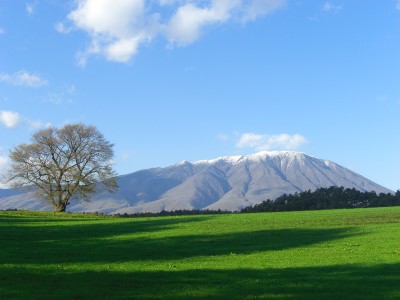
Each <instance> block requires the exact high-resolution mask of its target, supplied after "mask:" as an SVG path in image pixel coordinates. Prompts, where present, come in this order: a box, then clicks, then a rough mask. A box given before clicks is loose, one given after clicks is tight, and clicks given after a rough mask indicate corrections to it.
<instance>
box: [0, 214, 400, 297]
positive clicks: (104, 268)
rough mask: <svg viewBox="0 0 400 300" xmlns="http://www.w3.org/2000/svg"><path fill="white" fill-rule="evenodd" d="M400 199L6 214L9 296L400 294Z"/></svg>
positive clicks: (1, 247)
mask: <svg viewBox="0 0 400 300" xmlns="http://www.w3.org/2000/svg"><path fill="white" fill-rule="evenodd" d="M399 282H400V207H389V208H376V209H354V210H331V211H309V212H289V213H260V214H233V215H204V216H181V217H153V218H138V219H124V218H115V217H105V216H94V215H78V214H53V213H38V212H20V211H17V212H0V298H1V299H44V298H45V299H87V298H89V299H113V298H115V299H187V298H198V299H400V286H399Z"/></svg>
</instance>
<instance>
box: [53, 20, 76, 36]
mask: <svg viewBox="0 0 400 300" xmlns="http://www.w3.org/2000/svg"><path fill="white" fill-rule="evenodd" d="M54 29H55V30H56V31H58V32H59V33H70V32H71V31H72V27H67V26H65V25H64V23H62V22H58V23H56V24H55V25H54Z"/></svg>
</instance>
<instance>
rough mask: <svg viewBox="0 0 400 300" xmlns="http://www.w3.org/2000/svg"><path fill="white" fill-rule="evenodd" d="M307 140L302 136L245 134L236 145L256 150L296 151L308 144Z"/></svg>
mask: <svg viewBox="0 0 400 300" xmlns="http://www.w3.org/2000/svg"><path fill="white" fill-rule="evenodd" d="M307 143H308V141H307V139H306V138H305V137H304V136H302V135H300V134H294V135H290V134H285V133H284V134H277V135H267V134H256V133H244V134H242V135H241V136H240V138H239V141H238V142H237V143H236V147H237V148H254V149H256V150H257V151H262V150H296V149H299V148H300V147H301V146H303V145H305V144H307Z"/></svg>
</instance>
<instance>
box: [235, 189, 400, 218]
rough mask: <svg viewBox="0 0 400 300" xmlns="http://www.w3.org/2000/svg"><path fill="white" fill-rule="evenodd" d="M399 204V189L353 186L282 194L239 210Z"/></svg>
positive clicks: (270, 210)
mask: <svg viewBox="0 0 400 300" xmlns="http://www.w3.org/2000/svg"><path fill="white" fill-rule="evenodd" d="M399 205H400V190H398V191H397V192H396V193H395V194H390V193H387V194H385V193H380V194H376V193H375V192H360V191H359V190H356V189H355V188H352V189H349V188H347V189H345V188H344V187H335V186H332V187H330V188H319V189H317V190H316V191H313V192H311V191H305V192H301V193H295V194H291V195H287V194H284V195H282V196H280V197H279V198H277V199H275V200H269V199H268V200H266V201H263V202H261V203H260V204H255V205H253V206H249V207H246V208H244V209H242V211H241V212H275V211H295V210H321V209H336V208H365V207H385V206H399Z"/></svg>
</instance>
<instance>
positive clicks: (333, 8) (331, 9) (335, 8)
mask: <svg viewBox="0 0 400 300" xmlns="http://www.w3.org/2000/svg"><path fill="white" fill-rule="evenodd" d="M342 8H343V6H341V5H334V4H332V3H331V2H325V3H324V5H323V6H322V11H324V12H327V13H333V14H336V13H338V12H339V11H340V10H342Z"/></svg>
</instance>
